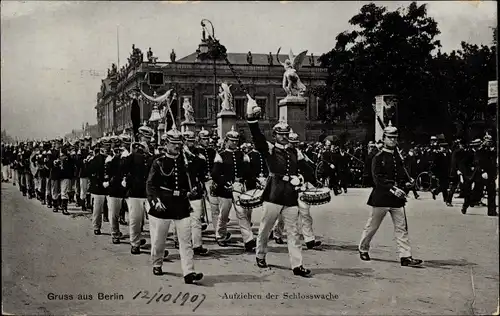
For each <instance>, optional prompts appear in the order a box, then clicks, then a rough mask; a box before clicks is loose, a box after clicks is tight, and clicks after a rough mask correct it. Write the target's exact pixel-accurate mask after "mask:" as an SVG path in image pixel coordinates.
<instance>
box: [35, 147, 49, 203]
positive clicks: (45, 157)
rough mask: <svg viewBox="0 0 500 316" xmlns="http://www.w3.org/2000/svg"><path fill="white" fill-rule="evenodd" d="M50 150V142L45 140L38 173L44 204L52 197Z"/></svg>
mask: <svg viewBox="0 0 500 316" xmlns="http://www.w3.org/2000/svg"><path fill="white" fill-rule="evenodd" d="M49 152H50V143H48V142H44V144H43V151H42V156H41V158H40V164H39V168H38V174H39V176H40V181H41V189H40V198H41V200H42V205H46V204H48V203H49V201H48V198H50V188H49V186H48V185H49V181H50V165H49V155H50V154H49ZM51 207H52V205H51Z"/></svg>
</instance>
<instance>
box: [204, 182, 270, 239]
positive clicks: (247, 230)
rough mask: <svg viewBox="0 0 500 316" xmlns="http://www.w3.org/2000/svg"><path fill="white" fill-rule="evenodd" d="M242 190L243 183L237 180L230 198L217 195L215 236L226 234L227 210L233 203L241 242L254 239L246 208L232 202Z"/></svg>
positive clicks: (228, 210) (237, 198)
mask: <svg viewBox="0 0 500 316" xmlns="http://www.w3.org/2000/svg"><path fill="white" fill-rule="evenodd" d="M242 190H243V185H242V184H241V183H239V182H235V183H233V198H232V199H227V198H223V197H219V206H220V216H218V217H219V218H218V219H217V228H216V234H215V236H216V238H222V237H224V236H226V232H227V220H228V218H229V212H230V211H231V208H232V206H233V205H234V210H235V212H236V218H238V223H239V225H240V231H241V237H242V238H243V242H244V243H247V242H249V241H251V240H252V239H254V236H253V232H252V228H251V227H250V221H249V220H248V212H247V210H246V209H244V208H242V207H240V206H237V205H236V204H235V203H233V201H238V200H239V197H240V195H241V192H242ZM212 218H213V216H212ZM213 220H215V219H213ZM273 224H274V223H273Z"/></svg>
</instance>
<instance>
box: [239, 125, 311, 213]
mask: <svg viewBox="0 0 500 316" xmlns="http://www.w3.org/2000/svg"><path fill="white" fill-rule="evenodd" d="M248 126H249V127H250V132H251V133H252V138H253V142H254V144H255V149H256V150H257V151H259V152H260V153H261V154H262V155H263V156H264V157H265V159H266V162H267V165H268V166H269V172H270V178H269V180H268V181H267V184H266V187H265V188H264V192H263V193H262V198H263V201H265V202H270V203H274V204H278V205H283V206H297V205H298V192H297V191H296V190H295V187H294V186H293V185H292V184H291V183H290V181H289V180H288V179H290V177H291V176H298V175H299V173H300V174H302V175H303V177H304V180H305V181H307V182H310V183H312V184H315V183H316V179H315V178H314V171H313V170H312V168H311V167H310V166H309V165H308V164H307V163H306V161H305V159H304V156H303V155H302V153H301V152H300V151H298V150H297V149H295V148H291V147H288V146H286V147H284V146H281V145H279V144H276V145H271V144H270V143H268V142H267V141H266V137H265V136H264V134H262V132H261V130H260V128H259V124H258V122H257V121H253V122H250V121H249V122H248Z"/></svg>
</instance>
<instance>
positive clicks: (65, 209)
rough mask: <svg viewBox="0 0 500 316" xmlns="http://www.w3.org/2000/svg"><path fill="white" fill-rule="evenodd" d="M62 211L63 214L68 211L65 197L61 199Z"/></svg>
mask: <svg viewBox="0 0 500 316" xmlns="http://www.w3.org/2000/svg"><path fill="white" fill-rule="evenodd" d="M62 213H63V214H64V215H69V212H68V200H66V199H64V200H62Z"/></svg>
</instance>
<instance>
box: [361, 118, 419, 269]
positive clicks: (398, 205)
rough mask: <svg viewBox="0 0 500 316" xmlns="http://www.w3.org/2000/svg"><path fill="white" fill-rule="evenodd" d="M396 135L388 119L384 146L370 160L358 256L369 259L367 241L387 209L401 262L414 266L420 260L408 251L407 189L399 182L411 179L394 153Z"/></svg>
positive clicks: (368, 242)
mask: <svg viewBox="0 0 500 316" xmlns="http://www.w3.org/2000/svg"><path fill="white" fill-rule="evenodd" d="M397 138H398V130H397V128H395V127H393V126H392V125H391V124H390V122H389V126H387V127H386V128H385V129H384V134H383V141H384V147H383V149H382V150H381V151H380V152H379V153H378V154H377V155H376V156H375V157H374V158H373V160H372V176H373V181H374V183H375V187H374V188H373V190H372V193H371V194H370V197H369V199H368V203H367V204H368V205H370V206H372V212H371V215H370V218H368V222H367V223H366V226H365V229H364V230H363V234H362V235H361V241H360V243H359V255H360V258H361V260H363V261H370V256H369V254H368V251H369V250H370V242H371V240H372V238H373V236H374V235H375V233H376V232H377V230H378V228H379V226H380V224H381V223H382V220H383V219H384V217H385V215H386V214H387V212H389V213H390V214H391V217H392V221H393V223H394V232H395V235H396V242H397V244H398V248H399V257H400V260H401V266H416V265H419V264H421V263H422V260H420V259H414V258H413V257H412V254H411V247H410V241H409V239H408V226H407V222H406V214H405V210H404V206H405V203H406V193H405V192H404V191H403V189H401V188H404V186H402V185H401V183H403V185H404V184H405V182H406V181H410V182H412V181H413V179H407V177H406V175H405V171H404V165H403V161H402V160H401V158H400V156H399V154H398V153H397V150H398V149H397V147H396V146H397Z"/></svg>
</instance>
